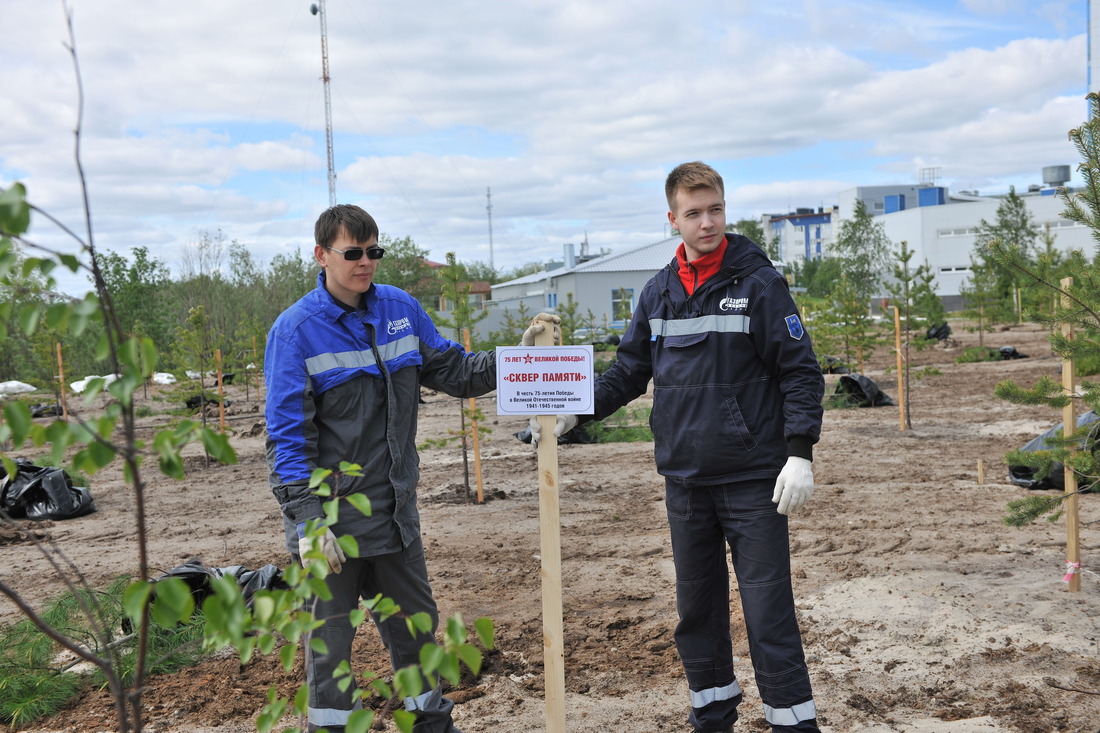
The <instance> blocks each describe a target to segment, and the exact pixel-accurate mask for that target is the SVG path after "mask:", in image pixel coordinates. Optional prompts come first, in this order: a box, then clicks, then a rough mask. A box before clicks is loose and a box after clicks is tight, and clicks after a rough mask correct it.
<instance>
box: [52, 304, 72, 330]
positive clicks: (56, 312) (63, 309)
mask: <svg viewBox="0 0 1100 733" xmlns="http://www.w3.org/2000/svg"><path fill="white" fill-rule="evenodd" d="M70 313H72V308H71V307H70V306H69V304H68V303H53V304H52V305H50V306H48V307H47V308H46V328H51V329H53V330H55V331H64V330H65V328H66V327H67V326H68V325H69V314H70Z"/></svg>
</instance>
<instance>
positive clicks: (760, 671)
mask: <svg viewBox="0 0 1100 733" xmlns="http://www.w3.org/2000/svg"><path fill="white" fill-rule="evenodd" d="M751 486H752V485H751V484H749V485H742V484H737V485H732V486H728V487H721V495H722V497H723V500H724V501H725V503H726V508H727V511H726V512H725V516H724V519H723V527H724V529H725V533H726V537H727V538H728V541H729V544H730V549H731V551H732V555H733V568H734V572H735V573H736V575H737V587H738V590H739V592H740V595H741V609H742V612H743V613H744V617H745V632H746V634H747V636H748V642H749V654H750V656H751V657H752V663H753V670H754V672H755V674H756V686H757V688H758V690H759V691H760V699H761V701H762V702H763V704H764V716H765V718H766V719H767V721H768V722H769V723H771V724H772V725H776V726H783V725H797V724H798V723H800V722H802V721H807V720H812V719H814V718H815V717H817V709H816V707H815V705H814V701H813V691H812V690H811V687H810V676H809V672H808V670H807V668H806V658H805V655H804V653H803V649H802V635H801V634H800V633H799V629H798V618H797V616H796V615H795V606H794V593H793V591H792V589H791V561H790V547H789V544H788V530H787V517H786V516H784V515H782V514H779V513H778V512H777V511H776V510H775V505H774V504H772V503H771V492H772V489H773V486H774V484H773V482H771V481H768V482H761V483H760V484H759V485H758V486H757V488H756V490H755V491H750V487H751ZM812 728H813V727H812V726H811V729H812Z"/></svg>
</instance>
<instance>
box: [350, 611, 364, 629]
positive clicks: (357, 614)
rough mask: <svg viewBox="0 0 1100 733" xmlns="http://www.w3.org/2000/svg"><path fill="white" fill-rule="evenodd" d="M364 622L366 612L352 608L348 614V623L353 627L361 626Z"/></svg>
mask: <svg viewBox="0 0 1100 733" xmlns="http://www.w3.org/2000/svg"><path fill="white" fill-rule="evenodd" d="M366 620H367V612H366V611H364V610H363V609H361V608H353V609H352V610H351V612H350V613H348V623H350V624H351V625H352V626H354V627H359V626H361V625H362V624H363V622H364V621H366Z"/></svg>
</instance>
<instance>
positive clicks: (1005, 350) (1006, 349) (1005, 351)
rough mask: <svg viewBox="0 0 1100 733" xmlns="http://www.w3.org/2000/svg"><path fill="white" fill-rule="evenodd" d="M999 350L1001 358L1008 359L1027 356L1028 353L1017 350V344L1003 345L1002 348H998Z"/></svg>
mask: <svg viewBox="0 0 1100 733" xmlns="http://www.w3.org/2000/svg"><path fill="white" fill-rule="evenodd" d="M998 351H1000V352H1001V359H1004V360H1006V361H1007V360H1009V359H1026V358H1027V354H1021V353H1020V352H1019V351H1016V347H1015V346H1002V347H1001V348H1000V349H998Z"/></svg>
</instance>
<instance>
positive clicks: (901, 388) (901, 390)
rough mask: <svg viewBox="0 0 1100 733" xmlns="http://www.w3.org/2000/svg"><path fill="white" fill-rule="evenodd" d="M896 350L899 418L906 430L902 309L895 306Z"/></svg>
mask: <svg viewBox="0 0 1100 733" xmlns="http://www.w3.org/2000/svg"><path fill="white" fill-rule="evenodd" d="M894 351H895V352H897V355H898V361H897V364H898V419H899V420H900V421H901V429H902V432H904V431H905V383H904V382H903V381H902V369H901V309H900V308H898V307H897V306H896V305H895V306H894Z"/></svg>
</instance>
